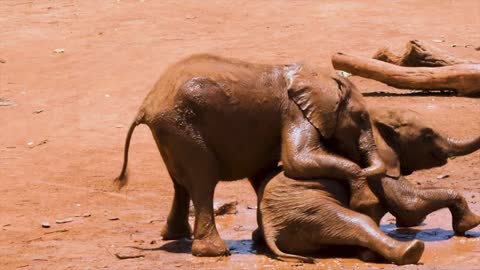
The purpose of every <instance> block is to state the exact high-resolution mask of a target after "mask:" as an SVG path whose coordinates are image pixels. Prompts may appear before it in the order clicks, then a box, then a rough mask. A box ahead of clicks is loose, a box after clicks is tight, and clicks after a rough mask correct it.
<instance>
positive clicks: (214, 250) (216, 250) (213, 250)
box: [192, 238, 230, 257]
mask: <svg viewBox="0 0 480 270" xmlns="http://www.w3.org/2000/svg"><path fill="white" fill-rule="evenodd" d="M192 254H193V255H194V256H198V257H218V256H230V250H229V249H228V246H227V244H225V242H224V241H223V240H222V239H220V238H218V239H195V240H193V244H192Z"/></svg>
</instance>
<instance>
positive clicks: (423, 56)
mask: <svg viewBox="0 0 480 270" xmlns="http://www.w3.org/2000/svg"><path fill="white" fill-rule="evenodd" d="M373 59H377V60H380V61H384V62H387V63H391V64H395V65H398V66H404V67H442V66H451V65H458V64H478V62H475V61H472V60H466V59H462V58H458V57H456V56H453V55H452V54H450V53H448V52H446V51H443V50H441V49H439V48H437V47H435V46H432V45H430V44H428V43H425V42H422V41H419V40H411V41H409V42H408V43H407V45H406V51H405V53H404V54H403V55H401V56H398V55H396V54H394V53H392V52H391V51H390V50H389V49H388V48H382V49H380V50H378V51H377V52H376V53H375V55H374V56H373Z"/></svg>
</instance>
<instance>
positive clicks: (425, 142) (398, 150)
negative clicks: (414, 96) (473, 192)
mask: <svg viewBox="0 0 480 270" xmlns="http://www.w3.org/2000/svg"><path fill="white" fill-rule="evenodd" d="M370 112H371V115H372V122H373V126H374V136H375V141H376V143H377V147H378V151H379V154H380V156H381V158H382V160H383V161H384V163H385V166H386V168H387V176H385V177H383V178H382V179H381V180H380V181H375V180H374V181H368V182H369V187H370V188H371V189H372V191H373V193H375V194H376V195H377V197H378V199H379V200H380V201H381V205H382V206H383V207H385V210H386V211H388V212H390V213H392V214H393V215H394V216H395V217H396V218H397V225H398V226H415V225H418V224H420V223H421V222H422V221H423V220H424V219H425V217H426V216H427V215H428V214H430V213H432V212H434V211H436V210H439V209H441V208H445V207H446V208H449V210H450V212H451V213H452V227H453V229H454V231H455V233H456V234H459V235H461V234H463V233H464V232H465V231H468V230H470V229H472V228H474V227H476V226H477V225H478V224H480V217H479V216H477V215H476V214H474V213H472V212H471V211H470V209H469V207H468V205H467V202H466V200H465V198H464V197H463V196H462V195H461V194H460V193H459V192H457V191H455V190H452V189H435V188H429V189H421V188H419V187H418V186H416V185H413V184H411V183H410V182H409V181H408V179H406V178H405V177H404V176H405V175H408V174H411V173H412V172H414V171H416V170H421V169H429V168H433V167H439V166H442V165H444V164H446V163H447V162H448V158H449V157H455V156H462V155H467V154H470V153H473V152H475V151H476V150H478V149H480V136H478V137H475V138H472V139H466V140H458V139H455V138H451V137H447V136H444V135H442V134H440V133H439V132H437V131H435V130H434V129H433V128H431V127H430V126H429V125H428V124H426V123H425V122H424V121H422V118H421V116H420V115H419V114H418V113H416V112H414V111H412V110H391V109H388V108H385V107H377V108H373V109H371V110H370ZM371 209H375V211H377V213H376V214H375V216H376V217H378V221H379V220H380V218H381V217H382V216H383V214H384V213H383V212H382V210H381V207H379V206H378V205H377V206H376V207H372V208H371ZM375 219H377V218H375Z"/></svg>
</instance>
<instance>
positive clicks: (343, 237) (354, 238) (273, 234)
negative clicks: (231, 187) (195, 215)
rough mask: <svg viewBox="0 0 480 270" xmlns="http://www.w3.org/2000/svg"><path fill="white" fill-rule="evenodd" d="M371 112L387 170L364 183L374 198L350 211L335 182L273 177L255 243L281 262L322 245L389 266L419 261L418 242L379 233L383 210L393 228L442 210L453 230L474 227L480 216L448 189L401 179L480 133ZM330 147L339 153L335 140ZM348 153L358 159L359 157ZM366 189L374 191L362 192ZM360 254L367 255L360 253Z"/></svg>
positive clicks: (263, 196)
mask: <svg viewBox="0 0 480 270" xmlns="http://www.w3.org/2000/svg"><path fill="white" fill-rule="evenodd" d="M370 112H371V113H370V114H371V117H372V123H373V126H374V135H375V140H376V143H377V146H378V151H379V153H380V156H381V158H382V159H383V161H384V163H385V165H386V167H387V175H386V176H384V177H383V178H382V179H381V180H380V181H368V184H369V185H368V186H366V188H365V189H364V190H366V194H363V196H364V197H368V195H369V194H370V195H373V194H376V195H377V196H375V195H373V197H374V198H372V200H367V202H368V203H369V204H367V205H365V207H364V209H368V211H364V212H365V214H366V215H364V214H361V213H358V212H356V211H352V210H351V209H350V208H351V206H350V205H349V202H351V199H350V198H349V196H350V195H349V192H348V187H347V186H345V185H344V184H343V183H341V182H339V181H332V180H326V179H325V180H321V179H312V181H305V180H303V181H299V180H296V179H291V178H288V177H286V176H285V175H284V174H279V175H277V176H275V177H273V179H272V180H268V179H267V180H266V182H265V183H264V185H263V186H262V187H261V188H260V190H259V192H258V195H259V197H258V198H259V199H258V216H257V219H258V224H259V226H260V228H263V230H264V231H263V232H262V230H256V231H255V232H254V233H253V239H254V241H256V242H259V241H263V240H264V241H265V242H266V243H267V245H268V246H269V247H270V249H271V250H272V251H273V252H274V254H275V255H276V256H278V258H279V259H283V260H300V261H304V262H312V259H311V258H308V257H303V256H299V255H298V254H302V255H305V254H310V253H317V252H320V251H321V250H322V248H325V247H326V246H329V245H357V246H362V247H365V248H369V249H370V250H371V251H373V252H375V253H377V254H380V255H382V256H383V257H384V258H386V259H387V260H389V261H392V262H394V263H397V264H406V263H415V262H417V261H418V260H419V258H420V256H421V253H422V251H423V246H422V245H421V244H420V243H418V242H406V243H400V242H397V241H395V240H393V239H391V238H389V237H387V236H386V235H385V234H384V233H383V232H381V231H380V229H379V228H378V226H377V224H378V223H379V221H380V219H381V217H383V215H384V214H385V213H386V212H387V211H389V212H391V213H392V214H393V215H394V216H395V217H396V218H397V226H413V225H418V223H420V222H421V221H423V219H424V218H425V216H426V215H428V214H429V213H431V212H433V211H435V210H438V209H440V208H444V207H448V208H449V209H450V211H451V213H452V225H453V229H454V231H455V233H456V234H463V233H464V232H465V231H467V230H470V229H472V228H474V227H476V226H478V225H479V224H480V217H479V216H478V215H476V214H474V213H473V212H472V211H471V210H470V209H469V207H468V205H467V202H466V200H465V198H464V197H463V196H462V195H461V194H460V193H458V192H456V191H454V190H452V189H419V188H418V187H417V186H415V185H412V184H411V183H410V182H409V181H408V180H407V179H406V178H405V177H404V175H408V174H411V173H412V172H414V171H416V170H420V169H427V168H432V167H438V166H441V165H444V164H445V163H446V162H447V160H448V158H449V157H453V156H460V155H466V154H469V153H472V152H474V151H476V150H478V149H479V148H480V137H476V138H474V139H470V140H457V139H453V138H449V137H446V136H442V135H441V134H439V133H438V132H436V131H434V130H433V129H432V128H431V127H429V126H428V125H427V124H426V123H424V122H423V121H422V120H421V117H420V115H419V114H418V113H415V112H414V111H411V110H391V109H388V108H385V107H377V108H374V109H371V110H370ZM337 147H338V148H339V149H337V150H339V151H341V149H340V148H341V145H337ZM350 157H351V158H352V159H353V160H355V159H358V162H361V157H360V156H355V155H354V154H352V155H351V156H350ZM276 173H277V171H273V172H272V175H275V174H276ZM369 180H370V179H369ZM370 188H371V189H372V190H373V193H371V192H370V193H368V192H369V191H368V190H369V189H370ZM282 194H288V196H284V195H282ZM295 254H296V255H295ZM359 254H361V255H362V257H365V255H366V254H367V256H366V257H367V258H372V257H374V256H371V255H373V254H370V253H369V252H363V250H360V252H359ZM368 254H370V256H369V255H368Z"/></svg>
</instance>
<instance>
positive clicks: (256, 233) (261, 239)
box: [252, 228, 265, 244]
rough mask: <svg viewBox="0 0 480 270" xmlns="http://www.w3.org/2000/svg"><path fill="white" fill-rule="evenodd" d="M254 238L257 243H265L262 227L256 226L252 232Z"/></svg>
mask: <svg viewBox="0 0 480 270" xmlns="http://www.w3.org/2000/svg"><path fill="white" fill-rule="evenodd" d="M252 240H253V242H254V243H255V244H265V238H264V237H263V231H262V230H261V229H260V228H256V229H255V231H253V232H252Z"/></svg>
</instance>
